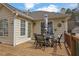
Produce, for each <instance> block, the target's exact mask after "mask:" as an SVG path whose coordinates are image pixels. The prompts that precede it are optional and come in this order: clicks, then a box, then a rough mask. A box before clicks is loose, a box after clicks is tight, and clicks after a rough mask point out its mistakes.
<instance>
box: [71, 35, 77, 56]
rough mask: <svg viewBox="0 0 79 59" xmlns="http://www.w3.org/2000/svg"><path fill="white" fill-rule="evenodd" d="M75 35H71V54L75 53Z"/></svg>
mask: <svg viewBox="0 0 79 59" xmlns="http://www.w3.org/2000/svg"><path fill="white" fill-rule="evenodd" d="M75 39H76V38H75V37H73V36H72V35H71V39H70V40H71V56H75V55H76V41H75Z"/></svg>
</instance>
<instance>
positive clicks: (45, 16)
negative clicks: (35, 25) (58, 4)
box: [44, 14, 48, 33]
mask: <svg viewBox="0 0 79 59" xmlns="http://www.w3.org/2000/svg"><path fill="white" fill-rule="evenodd" d="M44 21H45V31H46V33H47V31H48V15H47V14H44Z"/></svg>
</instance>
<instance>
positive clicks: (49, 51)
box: [0, 41, 68, 56]
mask: <svg viewBox="0 0 79 59" xmlns="http://www.w3.org/2000/svg"><path fill="white" fill-rule="evenodd" d="M67 55H68V54H67V52H66V49H65V46H64V44H63V43H61V48H60V47H59V46H57V47H54V48H53V47H52V48H51V47H46V48H45V51H43V50H42V49H35V48H34V44H33V41H29V42H26V43H23V44H20V45H17V46H16V47H13V46H10V45H6V44H0V56H67Z"/></svg>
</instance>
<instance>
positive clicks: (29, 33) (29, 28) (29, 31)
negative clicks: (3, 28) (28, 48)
mask: <svg viewBox="0 0 79 59" xmlns="http://www.w3.org/2000/svg"><path fill="white" fill-rule="evenodd" d="M30 36H31V23H28V37H30Z"/></svg>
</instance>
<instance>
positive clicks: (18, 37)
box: [14, 18, 30, 45]
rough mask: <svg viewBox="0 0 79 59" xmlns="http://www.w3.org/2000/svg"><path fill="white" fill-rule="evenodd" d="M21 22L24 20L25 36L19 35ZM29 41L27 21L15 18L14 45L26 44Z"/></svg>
mask: <svg viewBox="0 0 79 59" xmlns="http://www.w3.org/2000/svg"><path fill="white" fill-rule="evenodd" d="M21 20H25V21H26V22H25V26H26V27H25V28H26V29H25V35H23V36H21V35H20V33H21V32H20V31H21V29H20V27H21ZM28 40H30V38H28V21H27V19H24V18H16V19H14V41H15V45H17V44H20V43H23V42H26V41H28Z"/></svg>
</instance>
